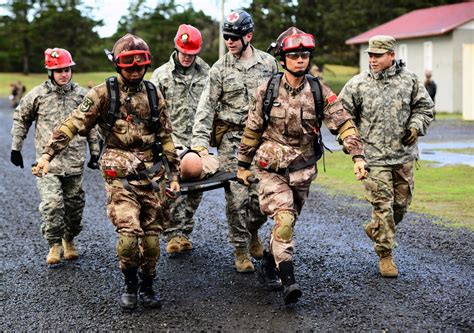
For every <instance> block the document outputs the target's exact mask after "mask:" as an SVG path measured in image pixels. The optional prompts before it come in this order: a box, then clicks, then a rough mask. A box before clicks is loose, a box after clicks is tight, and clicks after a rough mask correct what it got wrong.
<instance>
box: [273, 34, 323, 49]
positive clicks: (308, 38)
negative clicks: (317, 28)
mask: <svg viewBox="0 0 474 333" xmlns="http://www.w3.org/2000/svg"><path fill="white" fill-rule="evenodd" d="M281 45H282V49H283V52H286V51H291V50H296V49H299V48H305V49H314V47H315V42H314V37H313V35H310V34H296V35H291V36H288V37H286V38H285V39H283V42H282V43H281Z"/></svg>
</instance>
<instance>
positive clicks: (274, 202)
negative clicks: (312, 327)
mask: <svg viewBox="0 0 474 333" xmlns="http://www.w3.org/2000/svg"><path fill="white" fill-rule="evenodd" d="M286 83H287V81H286V78H285V76H284V75H283V77H282V79H281V82H280V86H279V91H278V97H277V98H276V99H275V100H274V102H273V106H272V108H271V112H270V119H269V123H268V127H267V128H266V129H265V130H264V126H263V123H264V115H263V110H262V107H263V101H264V99H265V93H266V90H267V83H266V82H265V83H264V84H262V85H261V86H260V87H258V89H257V92H256V99H254V100H253V102H252V104H251V107H250V111H249V117H248V120H247V124H246V129H245V131H246V132H245V133H247V132H248V131H249V130H250V131H251V132H253V133H259V135H260V137H261V140H260V141H259V142H252V140H248V139H247V136H246V134H244V138H243V140H242V143H241V145H240V149H239V154H238V160H239V165H240V164H242V165H244V164H246V165H250V163H251V162H252V160H253V159H254V157H255V166H256V167H257V168H256V169H257V175H258V178H259V180H260V182H259V184H258V198H259V201H260V209H261V211H262V212H263V213H264V214H266V215H268V216H269V217H271V218H275V226H274V228H273V231H272V234H271V237H270V252H271V253H272V254H273V256H274V258H275V263H276V264H277V266H278V265H279V263H281V262H283V261H292V260H293V250H294V242H293V239H292V236H291V235H290V237H289V238H288V239H282V238H281V237H279V236H278V231H277V228H278V225H279V221H278V220H277V218H276V217H275V216H276V215H278V214H279V213H282V212H288V213H289V214H291V215H293V216H297V215H299V214H300V213H301V210H302V208H303V204H304V202H305V200H306V198H307V196H308V192H309V187H310V185H311V182H312V181H313V180H314V179H315V178H316V175H317V166H316V164H315V163H312V164H311V163H310V165H309V166H307V167H305V168H302V169H300V170H296V171H292V172H286V170H285V169H286V168H288V167H290V166H294V165H296V164H299V163H303V164H304V162H305V161H308V160H311V159H313V158H314V156H315V149H314V147H313V142H314V138H315V136H316V135H317V134H318V133H319V128H318V124H317V120H316V111H315V105H314V98H313V93H312V92H311V86H310V84H309V82H308V81H307V80H306V79H305V80H304V81H303V83H302V85H301V89H296V90H295V89H291V87H290V86H289V85H287V84H286ZM321 88H322V95H323V98H324V116H323V121H324V124H325V125H326V126H327V127H328V129H329V130H330V131H331V132H333V133H337V131H338V129H339V128H340V127H341V125H342V124H344V123H345V122H346V121H347V120H349V119H351V116H350V115H349V114H348V113H347V112H345V111H344V110H343V108H342V105H341V103H339V102H337V98H336V95H335V94H334V93H333V92H332V91H331V89H329V87H327V86H325V85H324V84H321ZM291 90H293V91H291ZM344 146H345V148H346V149H347V150H348V151H349V152H350V154H351V155H352V156H363V149H362V143H361V141H360V138H359V137H358V136H357V135H351V136H348V137H347V138H346V139H345V140H344ZM291 234H292V231H291Z"/></svg>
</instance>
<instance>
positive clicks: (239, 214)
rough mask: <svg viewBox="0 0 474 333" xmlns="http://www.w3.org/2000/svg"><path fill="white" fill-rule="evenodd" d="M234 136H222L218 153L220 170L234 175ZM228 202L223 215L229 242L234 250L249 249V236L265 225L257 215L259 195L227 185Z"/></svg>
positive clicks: (236, 139)
mask: <svg viewBox="0 0 474 333" xmlns="http://www.w3.org/2000/svg"><path fill="white" fill-rule="evenodd" d="M234 134H237V132H228V133H226V134H224V137H223V138H222V142H221V144H220V146H219V149H218V158H219V165H220V166H221V170H223V171H227V172H237V151H238V149H239V145H240V136H237V135H235V136H234ZM225 199H226V202H227V206H226V215H227V223H228V225H229V242H230V243H231V244H232V245H234V246H235V247H236V248H237V247H239V248H248V246H249V244H250V238H251V233H254V232H257V231H258V229H259V228H260V227H261V226H262V225H263V224H264V223H265V222H266V220H267V217H266V215H264V214H262V212H261V211H260V207H259V203H258V194H257V189H256V188H255V186H251V187H246V186H244V185H241V184H239V183H238V182H233V181H232V182H230V190H226V191H225Z"/></svg>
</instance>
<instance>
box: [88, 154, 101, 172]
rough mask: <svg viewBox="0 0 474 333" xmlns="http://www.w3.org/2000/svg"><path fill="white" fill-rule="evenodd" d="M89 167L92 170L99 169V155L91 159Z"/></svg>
mask: <svg viewBox="0 0 474 333" xmlns="http://www.w3.org/2000/svg"><path fill="white" fill-rule="evenodd" d="M87 167H88V168H89V169H92V170H98V169H99V155H92V156H91V159H90V160H89V162H88V163H87Z"/></svg>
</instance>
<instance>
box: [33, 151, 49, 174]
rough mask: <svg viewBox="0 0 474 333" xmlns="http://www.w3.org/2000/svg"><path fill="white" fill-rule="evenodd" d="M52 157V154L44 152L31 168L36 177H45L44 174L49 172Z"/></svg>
mask: <svg viewBox="0 0 474 333" xmlns="http://www.w3.org/2000/svg"><path fill="white" fill-rule="evenodd" d="M50 159H51V156H49V155H47V154H43V155H42V156H41V158H40V159H39V160H38V163H36V164H35V165H34V166H33V167H32V168H31V173H32V174H33V175H35V176H36V177H43V175H46V174H48V171H49V161H50Z"/></svg>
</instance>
